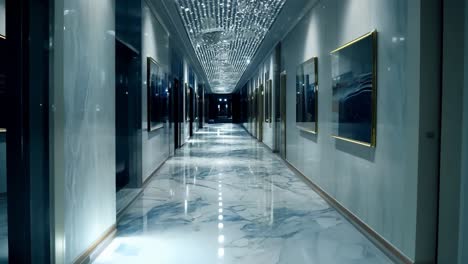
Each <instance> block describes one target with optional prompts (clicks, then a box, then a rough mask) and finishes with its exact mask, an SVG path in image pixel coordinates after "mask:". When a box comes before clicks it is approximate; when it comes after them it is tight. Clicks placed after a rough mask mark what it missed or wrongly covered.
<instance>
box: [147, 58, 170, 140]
mask: <svg viewBox="0 0 468 264" xmlns="http://www.w3.org/2000/svg"><path fill="white" fill-rule="evenodd" d="M147 74H148V75H147V86H148V131H154V130H157V129H159V128H162V127H164V123H165V122H166V120H167V118H168V96H167V92H168V87H167V86H168V84H167V75H166V74H164V72H163V70H162V68H161V67H160V66H159V65H158V63H157V62H156V61H155V60H154V59H152V58H148V73H147Z"/></svg>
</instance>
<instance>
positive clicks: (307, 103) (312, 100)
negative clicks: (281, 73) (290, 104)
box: [296, 57, 318, 134]
mask: <svg viewBox="0 0 468 264" xmlns="http://www.w3.org/2000/svg"><path fill="white" fill-rule="evenodd" d="M317 73H318V59H317V57H315V58H312V59H310V60H308V61H306V62H304V63H303V64H301V65H299V67H297V73H296V126H297V127H298V128H299V129H300V130H303V131H305V132H310V133H314V134H315V133H317V132H318V111H317V106H318V96H317V95H318V74H317Z"/></svg>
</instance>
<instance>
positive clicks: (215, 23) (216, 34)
mask: <svg viewBox="0 0 468 264" xmlns="http://www.w3.org/2000/svg"><path fill="white" fill-rule="evenodd" d="M285 1H286V0H175V3H176V5H177V7H178V9H179V12H180V15H181V17H182V20H183V23H184V25H185V28H186V30H187V33H188V35H189V37H190V40H191V42H192V45H193V47H194V49H195V52H196V54H197V57H198V59H199V60H200V62H201V64H202V67H203V69H204V70H205V72H206V75H207V77H208V81H209V82H210V86H211V90H212V92H214V93H230V92H232V91H233V90H234V88H235V87H236V85H237V82H238V81H239V80H240V78H241V77H242V74H243V73H244V72H245V70H246V69H247V66H248V65H249V64H250V61H251V59H252V57H253V56H254V55H255V52H256V51H257V49H258V48H259V46H260V44H261V42H262V40H263V39H264V38H265V35H266V34H267V32H268V30H269V29H270V27H271V25H272V24H273V22H274V21H275V19H276V17H277V16H278V14H279V12H280V11H281V8H282V7H283V5H284V3H285Z"/></svg>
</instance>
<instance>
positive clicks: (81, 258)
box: [73, 224, 117, 264]
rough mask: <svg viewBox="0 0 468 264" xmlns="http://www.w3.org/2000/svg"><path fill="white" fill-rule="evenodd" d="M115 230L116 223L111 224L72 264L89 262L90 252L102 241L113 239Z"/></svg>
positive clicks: (86, 263)
mask: <svg viewBox="0 0 468 264" xmlns="http://www.w3.org/2000/svg"><path fill="white" fill-rule="evenodd" d="M116 231H117V225H116V224H113V225H112V226H111V227H110V228H109V229H107V230H106V232H104V234H103V235H102V236H101V237H100V238H99V239H98V240H96V241H95V242H94V243H93V244H92V245H91V246H90V247H89V248H88V249H87V250H86V251H85V252H83V254H81V255H80V256H79V257H78V258H76V260H75V261H73V263H74V264H88V263H90V262H91V259H90V257H91V254H93V252H94V251H96V249H97V248H98V246H99V245H101V244H102V243H103V242H104V241H106V240H110V239H113V238H114V237H115V233H116Z"/></svg>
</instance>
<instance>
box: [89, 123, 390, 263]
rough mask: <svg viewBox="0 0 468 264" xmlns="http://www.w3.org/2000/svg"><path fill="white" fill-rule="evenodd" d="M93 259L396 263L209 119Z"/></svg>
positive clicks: (245, 138)
mask: <svg viewBox="0 0 468 264" xmlns="http://www.w3.org/2000/svg"><path fill="white" fill-rule="evenodd" d="M95 263H99V264H104V263H158V264H166V263H167V264H183V263H187V264H188V263H190V264H194V263H203V264H209V263H242V264H249V263H255V264H263V263H265V264H271V263H277V264H286V263H293V264H301V263H304V264H311V263H317V264H318V263H319V264H333V263H339V264H345V263H373V264H374V263H392V262H391V261H390V260H389V259H388V258H387V257H386V256H385V255H384V254H383V253H382V252H381V251H379V250H378V249H377V248H376V247H375V246H374V245H373V244H372V243H371V242H370V241H369V240H368V239H366V237H364V236H363V235H362V234H361V233H360V232H359V231H358V230H357V229H355V228H354V227H353V226H352V225H351V224H350V223H349V222H348V221H347V220H346V219H344V218H343V216H341V215H340V214H339V213H338V212H337V211H336V210H335V209H333V208H332V207H330V205H328V204H327V203H326V202H325V201H324V200H323V199H322V198H321V197H320V196H319V195H318V194H317V193H316V192H314V191H313V190H312V189H311V188H310V187H309V186H307V185H306V184H305V183H304V182H303V181H302V180H301V179H299V178H298V177H297V176H296V175H295V174H294V173H293V172H292V171H290V170H289V168H287V167H286V166H285V165H284V164H283V163H282V162H281V161H280V159H279V158H278V157H277V156H275V155H274V154H272V153H271V151H270V150H268V149H266V148H265V147H263V146H262V145H260V144H259V143H258V142H257V141H256V140H255V139H253V138H251V137H250V136H249V135H248V134H247V133H246V132H245V131H244V130H243V129H242V128H241V127H239V126H236V125H231V124H223V125H210V126H208V127H206V128H204V129H203V130H200V131H199V133H196V135H195V137H194V139H192V140H191V141H190V142H189V144H187V145H186V146H185V147H184V148H182V149H181V150H180V151H179V152H177V154H176V156H175V157H174V158H172V159H170V160H169V161H168V162H166V164H165V165H164V166H163V167H162V168H161V170H160V172H159V174H158V175H157V176H156V177H155V178H154V179H152V180H151V182H150V184H149V185H148V187H147V188H146V189H145V190H144V191H143V194H142V196H140V197H139V198H138V199H137V200H136V201H135V202H134V203H133V204H132V205H131V206H130V208H129V209H128V210H127V211H126V212H125V213H124V215H123V216H122V218H121V220H120V221H119V223H118V234H117V237H116V238H115V239H114V240H113V242H112V243H111V244H110V245H109V246H108V247H107V248H106V249H105V250H104V252H103V253H102V254H101V255H100V256H99V257H98V258H97V259H96V261H95Z"/></svg>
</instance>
